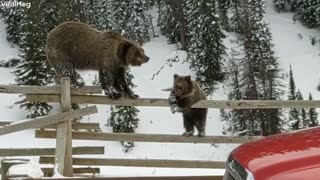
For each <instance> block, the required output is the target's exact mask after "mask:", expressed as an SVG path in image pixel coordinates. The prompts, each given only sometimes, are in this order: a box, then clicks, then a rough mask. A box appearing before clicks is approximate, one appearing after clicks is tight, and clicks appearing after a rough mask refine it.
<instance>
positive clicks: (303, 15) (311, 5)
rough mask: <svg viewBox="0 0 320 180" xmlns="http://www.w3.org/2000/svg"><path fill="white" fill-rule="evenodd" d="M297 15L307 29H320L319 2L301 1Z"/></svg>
mask: <svg viewBox="0 0 320 180" xmlns="http://www.w3.org/2000/svg"><path fill="white" fill-rule="evenodd" d="M297 15H298V17H299V19H300V20H301V22H302V23H303V24H304V25H306V26H307V27H309V28H317V27H320V1H315V0H302V1H301V5H300V6H299V9H298V11H297Z"/></svg>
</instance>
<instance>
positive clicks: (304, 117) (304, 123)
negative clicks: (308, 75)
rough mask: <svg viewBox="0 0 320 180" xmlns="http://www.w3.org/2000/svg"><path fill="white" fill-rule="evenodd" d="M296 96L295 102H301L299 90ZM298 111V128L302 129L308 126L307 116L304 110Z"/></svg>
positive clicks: (301, 97)
mask: <svg viewBox="0 0 320 180" xmlns="http://www.w3.org/2000/svg"><path fill="white" fill-rule="evenodd" d="M296 96H297V98H296V100H298V101H301V100H303V96H302V94H301V91H300V89H298V91H297V94H296ZM299 111H300V112H299V113H300V120H299V123H298V127H299V129H303V128H305V127H307V126H308V121H309V120H308V115H307V112H306V109H305V108H300V109H299Z"/></svg>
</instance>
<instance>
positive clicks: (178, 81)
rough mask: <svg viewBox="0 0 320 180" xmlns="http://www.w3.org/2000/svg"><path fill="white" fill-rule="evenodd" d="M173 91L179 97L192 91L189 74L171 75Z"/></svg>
mask: <svg viewBox="0 0 320 180" xmlns="http://www.w3.org/2000/svg"><path fill="white" fill-rule="evenodd" d="M173 80H174V83H173V92H174V94H175V95H176V96H177V97H179V96H182V95H186V94H189V93H191V91H192V80H191V77H190V76H179V75H177V74H175V75H173Z"/></svg>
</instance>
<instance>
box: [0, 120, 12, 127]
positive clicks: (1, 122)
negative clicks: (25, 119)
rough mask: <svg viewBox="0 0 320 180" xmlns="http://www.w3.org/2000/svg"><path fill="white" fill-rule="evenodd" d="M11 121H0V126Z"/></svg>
mask: <svg viewBox="0 0 320 180" xmlns="http://www.w3.org/2000/svg"><path fill="white" fill-rule="evenodd" d="M11 123H13V122H12V121H0V127H1V126H7V125H9V124H11Z"/></svg>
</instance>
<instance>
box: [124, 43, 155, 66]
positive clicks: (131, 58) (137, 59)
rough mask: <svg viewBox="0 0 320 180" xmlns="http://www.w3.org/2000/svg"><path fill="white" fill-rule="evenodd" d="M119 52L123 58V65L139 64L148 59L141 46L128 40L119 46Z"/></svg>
mask: <svg viewBox="0 0 320 180" xmlns="http://www.w3.org/2000/svg"><path fill="white" fill-rule="evenodd" d="M119 53H120V54H119V55H120V57H122V58H123V59H124V65H130V66H141V65H142V64H144V63H146V62H148V61H149V59H150V58H149V57H148V56H147V55H145V53H144V50H143V49H142V47H140V46H139V45H138V44H136V43H132V42H129V41H127V42H126V43H124V44H123V45H122V46H120V50H119Z"/></svg>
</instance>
